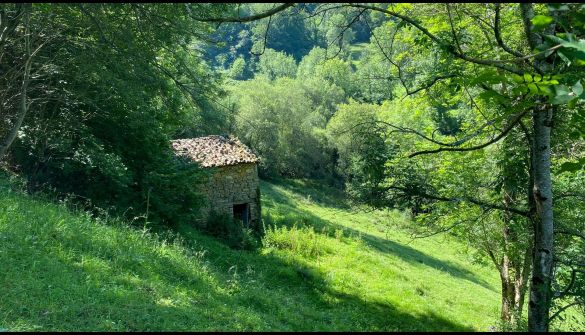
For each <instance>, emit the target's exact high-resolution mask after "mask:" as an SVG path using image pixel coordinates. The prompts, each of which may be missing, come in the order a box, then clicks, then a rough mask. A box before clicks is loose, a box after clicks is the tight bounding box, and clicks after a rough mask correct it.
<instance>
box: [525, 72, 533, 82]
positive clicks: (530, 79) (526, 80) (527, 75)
mask: <svg viewBox="0 0 585 335" xmlns="http://www.w3.org/2000/svg"><path fill="white" fill-rule="evenodd" d="M524 82H525V83H531V82H532V76H531V75H530V73H524Z"/></svg>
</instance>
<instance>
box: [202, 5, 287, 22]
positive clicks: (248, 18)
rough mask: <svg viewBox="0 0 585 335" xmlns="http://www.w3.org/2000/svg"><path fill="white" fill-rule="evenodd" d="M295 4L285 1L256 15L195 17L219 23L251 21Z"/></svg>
mask: <svg viewBox="0 0 585 335" xmlns="http://www.w3.org/2000/svg"><path fill="white" fill-rule="evenodd" d="M294 5H296V4H295V3H285V4H282V5H280V6H278V7H275V8H273V9H271V10H268V11H266V12H263V13H260V14H256V15H250V16H245V17H239V16H238V17H213V18H196V17H193V19H195V20H196V21H201V22H219V23H224V22H239V23H244V22H251V21H256V20H260V19H264V18H266V17H269V16H272V15H274V14H276V13H279V12H282V11H283V10H285V9H287V8H289V7H292V6H294Z"/></svg>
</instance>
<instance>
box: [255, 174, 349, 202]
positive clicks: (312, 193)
mask: <svg viewBox="0 0 585 335" xmlns="http://www.w3.org/2000/svg"><path fill="white" fill-rule="evenodd" d="M274 183H278V185H284V186H286V188H287V189H289V190H292V193H293V195H295V196H297V197H298V198H299V199H303V200H304V201H311V202H317V203H319V204H320V205H322V206H326V207H333V208H338V209H348V208H349V205H348V203H347V202H346V201H345V200H344V199H343V197H344V195H343V192H342V191H341V190H339V189H336V188H334V187H331V186H325V185H323V184H321V183H319V182H318V181H311V180H299V179H275V180H271V181H270V182H267V181H264V180H262V181H260V184H261V188H262V192H263V193H267V194H266V195H269V197H270V198H271V199H274V200H276V201H277V202H278V203H288V204H291V205H292V202H291V199H290V198H289V196H288V195H286V194H284V193H283V192H282V191H280V190H278V189H277V188H278V186H277V185H276V184H274ZM317 187H319V188H321V189H319V188H317Z"/></svg>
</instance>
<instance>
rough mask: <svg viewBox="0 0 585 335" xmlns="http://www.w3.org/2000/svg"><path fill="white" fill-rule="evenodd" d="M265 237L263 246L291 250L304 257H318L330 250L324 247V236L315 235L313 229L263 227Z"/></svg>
mask: <svg viewBox="0 0 585 335" xmlns="http://www.w3.org/2000/svg"><path fill="white" fill-rule="evenodd" d="M264 229H265V235H264V238H263V240H262V242H263V244H264V246H266V247H272V248H276V249H285V250H291V251H292V252H294V253H295V254H299V255H302V256H305V257H315V256H320V255H323V254H325V253H328V252H330V251H331V250H330V249H329V248H328V246H327V245H326V241H325V240H326V238H327V237H326V236H324V235H321V234H317V233H316V232H315V230H314V229H313V227H300V228H299V227H297V225H296V224H295V225H293V226H292V227H291V228H289V227H286V226H281V227H273V226H272V227H271V226H268V227H265V228H264Z"/></svg>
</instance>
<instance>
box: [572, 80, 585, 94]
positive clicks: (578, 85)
mask: <svg viewBox="0 0 585 335" xmlns="http://www.w3.org/2000/svg"><path fill="white" fill-rule="evenodd" d="M572 89H573V92H574V93H575V95H576V96H580V95H581V94H583V85H581V81H580V80H579V81H577V83H576V84H575V85H573V88H572Z"/></svg>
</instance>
